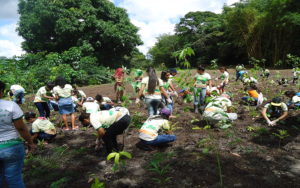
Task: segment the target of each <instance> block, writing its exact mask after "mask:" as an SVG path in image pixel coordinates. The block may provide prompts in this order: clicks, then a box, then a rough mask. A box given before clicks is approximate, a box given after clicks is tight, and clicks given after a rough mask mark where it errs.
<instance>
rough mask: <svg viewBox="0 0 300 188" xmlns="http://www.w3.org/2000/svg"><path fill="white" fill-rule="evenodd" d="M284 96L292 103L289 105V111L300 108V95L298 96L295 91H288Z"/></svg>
mask: <svg viewBox="0 0 300 188" xmlns="http://www.w3.org/2000/svg"><path fill="white" fill-rule="evenodd" d="M284 95H285V96H286V97H288V98H290V99H291V101H289V102H288V103H287V106H288V109H291V108H300V93H299V94H296V92H295V91H286V92H285V93H284Z"/></svg>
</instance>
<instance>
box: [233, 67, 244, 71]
mask: <svg viewBox="0 0 300 188" xmlns="http://www.w3.org/2000/svg"><path fill="white" fill-rule="evenodd" d="M242 69H243V67H242V66H236V67H235V70H236V71H240V70H242Z"/></svg>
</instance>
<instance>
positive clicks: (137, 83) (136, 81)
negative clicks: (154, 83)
mask: <svg viewBox="0 0 300 188" xmlns="http://www.w3.org/2000/svg"><path fill="white" fill-rule="evenodd" d="M143 78H144V76H143V71H142V70H141V69H137V70H136V71H135V73H134V77H133V82H132V86H133V91H134V94H136V95H138V93H139V91H140V89H141V85H142V84H141V82H142V80H143ZM141 98H144V96H141Z"/></svg>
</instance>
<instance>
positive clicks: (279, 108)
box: [261, 97, 288, 126]
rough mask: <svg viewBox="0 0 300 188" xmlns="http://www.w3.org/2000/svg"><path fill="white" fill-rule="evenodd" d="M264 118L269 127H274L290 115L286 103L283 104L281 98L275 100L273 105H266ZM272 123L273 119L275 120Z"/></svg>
mask: <svg viewBox="0 0 300 188" xmlns="http://www.w3.org/2000/svg"><path fill="white" fill-rule="evenodd" d="M261 114H262V116H263V117H264V118H265V120H266V121H267V123H268V125H269V126H274V125H276V124H277V122H278V121H280V120H283V119H284V118H286V117H287V115H288V107H287V106H286V104H285V103H283V102H281V99H280V98H279V97H276V98H273V99H272V102H271V103H268V104H266V105H265V107H264V109H263V110H262V111H261ZM274 118H275V120H273V121H271V119H274Z"/></svg>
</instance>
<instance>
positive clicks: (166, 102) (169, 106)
mask: <svg viewBox="0 0 300 188" xmlns="http://www.w3.org/2000/svg"><path fill="white" fill-rule="evenodd" d="M169 97H170V99H171V100H172V103H171V104H169V103H168V101H167V97H165V96H164V95H162V98H163V99H164V101H165V104H168V105H167V107H168V108H169V109H170V110H171V114H172V112H173V104H174V101H173V97H172V96H170V95H169Z"/></svg>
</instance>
